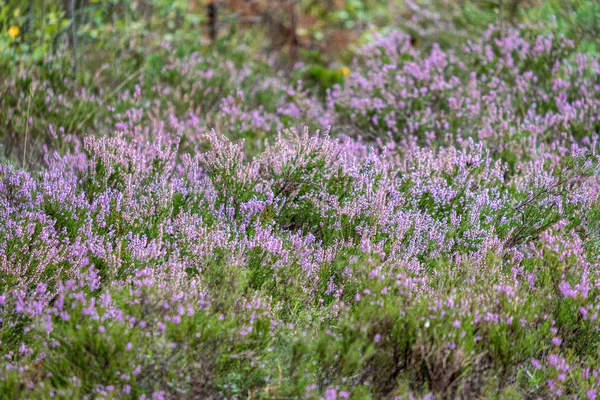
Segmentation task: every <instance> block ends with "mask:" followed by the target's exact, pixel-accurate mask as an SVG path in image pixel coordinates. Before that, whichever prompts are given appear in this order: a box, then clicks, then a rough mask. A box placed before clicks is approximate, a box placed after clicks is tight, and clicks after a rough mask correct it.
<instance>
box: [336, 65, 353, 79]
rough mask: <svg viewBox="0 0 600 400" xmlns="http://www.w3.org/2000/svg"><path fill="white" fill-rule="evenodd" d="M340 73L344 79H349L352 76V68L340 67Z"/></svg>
mask: <svg viewBox="0 0 600 400" xmlns="http://www.w3.org/2000/svg"><path fill="white" fill-rule="evenodd" d="M338 72H339V73H341V74H342V75H344V78H347V77H349V76H350V68H348V67H346V66H343V67H340V68H339V69H338Z"/></svg>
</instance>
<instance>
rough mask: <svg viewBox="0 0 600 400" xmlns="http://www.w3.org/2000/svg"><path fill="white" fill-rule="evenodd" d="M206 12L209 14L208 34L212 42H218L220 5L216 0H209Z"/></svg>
mask: <svg viewBox="0 0 600 400" xmlns="http://www.w3.org/2000/svg"><path fill="white" fill-rule="evenodd" d="M206 14H207V16H208V36H209V37H210V40H211V41H212V42H216V40H217V39H218V37H219V21H218V5H217V2H216V0H208V3H207V5H206Z"/></svg>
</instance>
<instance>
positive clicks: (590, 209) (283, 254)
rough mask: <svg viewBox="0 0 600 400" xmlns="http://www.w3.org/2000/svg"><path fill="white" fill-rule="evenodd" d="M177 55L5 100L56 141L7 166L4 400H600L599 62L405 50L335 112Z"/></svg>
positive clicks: (374, 45) (362, 57) (365, 63)
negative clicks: (116, 79)
mask: <svg viewBox="0 0 600 400" xmlns="http://www.w3.org/2000/svg"><path fill="white" fill-rule="evenodd" d="M162 51H164V52H166V53H165V54H162V53H161V55H160V57H164V59H163V58H161V60H162V61H161V62H163V61H164V65H162V67H161V68H160V69H158V70H155V71H154V73H155V74H156V76H152V74H150V73H146V72H144V73H142V74H141V76H139V77H134V78H132V79H134V80H135V81H134V82H133V83H132V85H134V86H133V90H125V89H124V90H123V91H122V92H121V93H116V94H114V95H111V96H109V97H106V96H103V95H101V94H97V93H95V94H92V93H89V94H84V93H79V92H78V93H75V94H74V93H73V92H72V91H71V90H72V88H65V89H64V90H65V92H64V93H63V94H61V93H60V92H58V90H59V89H57V88H51V87H50V86H48V85H45V84H44V83H43V81H40V82H37V81H36V82H37V83H36V84H38V85H39V86H37V88H36V90H35V93H34V92H33V91H29V92H27V93H26V92H20V91H19V90H22V88H21V86H20V85H21V84H20V83H19V84H15V85H14V86H12V87H10V88H8V89H7V90H8V91H9V92H12V93H13V95H14V96H15V99H18V101H16V103H14V104H8V103H5V106H6V108H5V109H4V110H2V115H5V116H9V117H10V118H12V119H11V121H8V120H7V121H6V122H5V124H6V126H8V125H10V124H13V125H12V126H13V127H14V126H19V124H20V123H21V122H20V121H21V120H20V119H19V118H24V114H23V112H22V111H19V110H20V108H22V107H24V106H26V105H27V102H28V101H32V98H33V99H34V100H33V101H42V102H44V104H46V107H47V108H46V112H45V113H43V114H42V115H36V118H40V119H41V120H42V121H43V123H50V124H52V125H51V126H49V127H48V131H49V134H48V137H47V138H46V140H45V142H44V143H38V145H39V146H38V148H37V149H30V150H29V151H30V152H37V153H36V154H37V155H38V156H39V160H32V162H31V164H28V163H26V162H21V161H22V160H21V159H20V158H16V160H18V162H14V163H13V162H11V161H10V160H9V159H3V160H2V161H1V163H0V353H1V354H2V361H1V363H0V367H1V368H0V394H1V396H0V397H2V398H49V397H60V398H107V399H108V398H146V399H147V398H153V399H163V398H164V399H167V398H169V399H170V398H230V399H233V398H318V399H346V398H352V399H364V398H399V399H401V398H404V399H410V398H424V399H433V398H482V397H490V398H509V397H510V398H563V397H564V398H579V399H582V398H585V399H596V398H597V394H598V395H600V356H599V353H598V351H597V349H598V346H600V316H599V313H600V273H599V272H600V154H599V153H598V152H599V150H600V145H599V143H598V139H599V133H600V132H599V130H600V121H599V119H598V117H599V115H600V83H599V81H598V74H599V73H600V64H599V61H600V59H599V58H598V55H594V54H581V53H579V52H578V50H577V48H576V46H575V45H574V43H573V42H571V41H570V40H569V39H568V38H565V37H559V36H558V35H557V36H553V35H551V34H547V35H545V36H544V35H542V36H536V35H534V34H533V33H531V31H529V30H526V29H524V28H523V29H521V30H519V29H516V28H515V29H511V30H505V29H500V28H496V27H490V28H489V30H488V31H486V32H485V33H484V34H482V36H481V37H480V38H479V39H477V40H473V41H469V42H468V43H466V44H465V46H464V48H460V49H451V50H446V49H442V48H441V47H440V46H434V47H433V48H431V49H430V50H423V49H419V48H416V47H414V46H413V44H411V40H410V37H409V36H407V35H405V34H403V33H400V32H392V33H390V34H388V35H387V36H382V37H379V38H377V39H376V40H374V41H373V42H371V43H368V44H366V45H365V46H364V47H362V48H361V49H359V50H358V52H357V57H356V59H355V61H354V63H353V66H352V68H351V71H352V72H351V73H350V75H349V76H348V78H347V79H346V80H345V82H344V83H343V84H338V85H336V86H334V87H333V88H332V89H331V90H329V91H328V93H327V94H326V96H324V98H319V96H318V94H313V93H312V91H311V90H309V89H308V88H307V87H305V86H304V83H303V82H290V80H289V78H287V77H286V76H285V75H284V74H283V73H281V74H278V73H275V74H274V73H269V71H270V69H273V68H274V66H273V64H272V63H270V62H269V61H268V60H267V61H264V60H252V61H251V62H248V64H245V65H242V64H243V63H236V62H234V61H233V60H230V61H229V62H223V60H221V59H218V58H216V59H213V58H210V57H209V56H206V57H204V56H201V55H199V54H192V55H190V56H187V57H184V58H181V57H179V58H178V57H176V56H175V55H172V54H169V49H168V47H165V48H163V50H162ZM23 77H24V76H21V77H15V81H17V82H20V79H22V78H23ZM35 79H37V78H35ZM40 79H41V78H40ZM30 83H31V80H30ZM28 90H29V89H28ZM41 93H44V94H43V95H42V94H41ZM39 96H42V97H43V98H42V97H39ZM75 104H78V105H79V106H77V107H78V108H77V109H78V110H79V111H73V110H72V108H73V107H74V105H75ZM85 104H87V105H89V106H91V105H94V104H95V106H96V107H97V110H96V111H93V114H94V117H93V118H92V117H91V116H90V117H87V115H88V114H87V113H85V112H84V113H83V114H82V115H80V119H78V120H77V121H80V123H78V122H75V123H69V124H67V123H65V121H67V120H66V119H61V117H60V116H59V114H61V113H67V112H78V113H80V112H82V111H81V109H82V108H83V110H85V109H86V108H85V107H86V106H85ZM70 109H71V111H69V110H70ZM52 119H55V121H54V122H53V121H52ZM90 121H93V122H90ZM25 123H26V124H30V125H31V126H32V128H31V129H33V127H34V126H36V124H38V125H39V124H40V123H41V122H37V121H36V120H32V121H31V122H29V121H25ZM92 123H93V127H94V129H95V130H92V131H91V132H93V133H95V134H90V135H84V134H83V133H82V132H85V129H84V128H85V127H89V126H90V125H89V124H92ZM330 126H331V127H330ZM7 140H8V142H6V143H9V142H10V140H12V139H7ZM25 150H26V149H25ZM20 152H21V151H20V150H19V154H18V156H19V157H20ZM8 153H11V151H10V149H9V151H8ZM23 154H25V151H23ZM23 161H24V160H23ZM33 161H35V162H33Z"/></svg>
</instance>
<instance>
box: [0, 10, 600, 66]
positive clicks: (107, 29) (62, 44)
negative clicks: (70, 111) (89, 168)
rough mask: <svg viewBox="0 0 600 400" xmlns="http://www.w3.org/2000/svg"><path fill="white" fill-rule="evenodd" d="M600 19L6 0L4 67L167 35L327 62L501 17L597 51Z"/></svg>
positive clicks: (114, 55) (192, 44)
mask: <svg viewBox="0 0 600 400" xmlns="http://www.w3.org/2000/svg"><path fill="white" fill-rule="evenodd" d="M598 21H600V3H599V2H598V1H595V0H550V1H540V0H482V1H472V0H392V1H383V0H173V1H171V0H59V1H51V0H0V65H1V68H2V71H3V72H9V71H11V70H12V69H14V68H20V67H21V66H22V64H29V63H48V62H52V61H53V60H55V59H56V57H57V56H64V57H68V58H70V60H69V61H70V62H71V64H72V67H73V71H74V72H75V71H76V72H80V71H79V70H78V68H77V67H78V66H79V64H85V63H86V61H89V59H90V58H91V59H93V58H97V57H102V59H103V60H106V59H112V61H113V62H114V63H115V65H118V63H119V61H121V60H122V59H123V58H131V59H137V63H138V64H139V63H141V62H143V59H144V55H146V54H148V53H149V51H148V50H149V48H151V47H152V46H156V45H160V44H161V43H164V42H168V43H171V44H173V45H175V47H174V48H175V49H176V50H177V51H179V52H184V53H185V52H191V51H197V50H199V49H202V48H204V47H206V46H210V45H211V43H212V44H214V43H215V42H217V44H220V45H223V43H225V42H228V41H233V40H236V38H237V39H238V40H239V38H240V37H244V36H245V38H246V40H247V39H248V37H253V38H255V40H253V41H252V42H253V43H250V44H253V45H255V46H256V49H255V50H257V51H267V52H273V51H277V52H280V53H281V55H283V57H282V58H283V59H284V61H288V62H289V61H299V60H301V59H302V60H308V61H311V62H317V61H318V62H319V63H321V64H324V65H326V64H327V63H331V62H333V61H336V60H339V57H340V56H343V55H344V53H345V52H347V51H348V50H351V49H352V47H353V45H354V44H356V43H359V42H364V41H366V40H368V39H369V37H371V36H372V35H373V33H375V32H378V31H380V30H381V29H395V28H398V27H401V28H404V29H405V30H407V31H409V32H410V33H411V34H412V35H413V36H414V38H415V42H416V43H419V44H422V45H425V46H426V45H429V44H431V43H433V42H439V43H440V44H442V45H454V44H456V43H455V42H456V41H461V40H466V39H468V38H469V37H471V36H472V35H477V33H478V32H481V31H482V29H485V27H487V26H488V25H489V24H494V23H497V22H499V23H501V24H503V23H505V24H511V25H517V24H521V23H528V24H531V23H532V22H533V23H534V24H536V23H537V24H539V25H540V29H543V26H544V25H549V24H556V26H557V28H558V30H559V31H560V32H562V33H564V34H565V35H568V36H570V37H577V38H580V40H581V44H582V45H583V46H586V50H592V51H597V48H596V47H597V37H598V34H599V22H598ZM383 27H385V28H383ZM450 31H451V32H452V34H451V35H449V34H448V33H449V32H450ZM574 31H575V32H574ZM211 39H212V40H211ZM90 49H93V52H89V51H88V50H90ZM81 72H82V73H84V74H85V72H86V71H85V69H84V70H83V71H81Z"/></svg>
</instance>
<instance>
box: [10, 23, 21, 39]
mask: <svg viewBox="0 0 600 400" xmlns="http://www.w3.org/2000/svg"><path fill="white" fill-rule="evenodd" d="M19 32H21V30H20V29H19V27H18V26H16V25H13V26H11V27H10V28H8V36H10V37H11V38H13V39H14V38H16V37H17V36H19Z"/></svg>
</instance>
